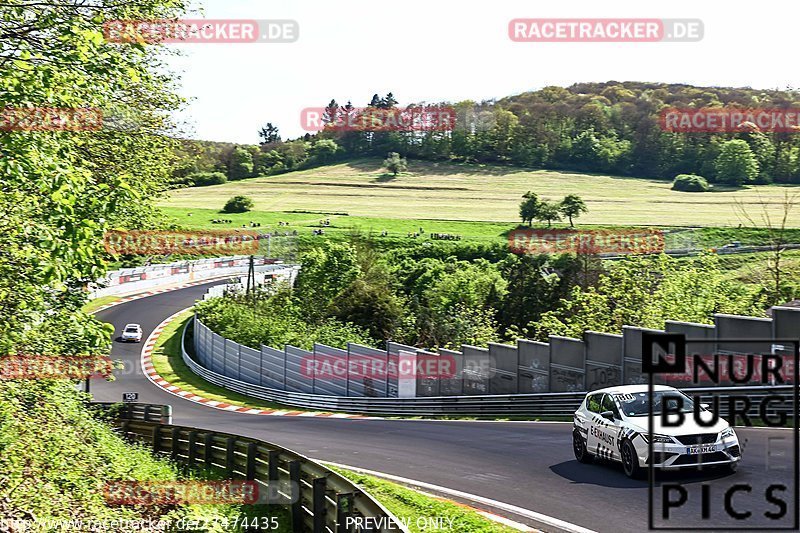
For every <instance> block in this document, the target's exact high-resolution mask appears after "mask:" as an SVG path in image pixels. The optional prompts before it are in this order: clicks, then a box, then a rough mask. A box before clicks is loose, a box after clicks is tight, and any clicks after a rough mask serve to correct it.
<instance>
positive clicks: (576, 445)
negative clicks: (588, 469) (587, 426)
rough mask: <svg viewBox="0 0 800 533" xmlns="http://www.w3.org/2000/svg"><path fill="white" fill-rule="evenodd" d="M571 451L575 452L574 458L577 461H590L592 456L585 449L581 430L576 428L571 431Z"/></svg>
mask: <svg viewBox="0 0 800 533" xmlns="http://www.w3.org/2000/svg"><path fill="white" fill-rule="evenodd" d="M572 451H573V452H575V459H577V460H578V462H581V463H591V462H592V456H591V455H589V452H588V451H586V441H585V440H583V437H582V436H581V432H580V431H578V430H577V429H576V430H575V431H573V432H572Z"/></svg>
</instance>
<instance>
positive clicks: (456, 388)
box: [439, 350, 464, 396]
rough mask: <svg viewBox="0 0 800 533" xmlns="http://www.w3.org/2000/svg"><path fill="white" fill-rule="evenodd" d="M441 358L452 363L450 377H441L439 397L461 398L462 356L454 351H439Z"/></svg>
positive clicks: (462, 381)
mask: <svg viewBox="0 0 800 533" xmlns="http://www.w3.org/2000/svg"><path fill="white" fill-rule="evenodd" d="M439 353H440V354H441V355H442V357H446V358H448V361H452V364H453V366H454V368H453V372H452V377H443V378H442V379H441V383H440V385H439V394H440V395H441V396H461V395H462V394H463V393H464V354H462V353H461V352H456V351H454V350H439Z"/></svg>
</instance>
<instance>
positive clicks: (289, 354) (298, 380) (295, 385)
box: [284, 344, 314, 393]
mask: <svg viewBox="0 0 800 533" xmlns="http://www.w3.org/2000/svg"><path fill="white" fill-rule="evenodd" d="M284 352H285V354H286V390H288V391H294V392H310V393H313V392H314V379H313V378H312V377H309V373H308V372H307V371H305V372H304V361H306V360H312V361H313V359H314V352H309V351H308V350H303V349H302V348H297V347H296V346H290V345H288V344H287V345H286V346H285V347H284ZM305 368H306V369H307V368H308V366H306V367H305Z"/></svg>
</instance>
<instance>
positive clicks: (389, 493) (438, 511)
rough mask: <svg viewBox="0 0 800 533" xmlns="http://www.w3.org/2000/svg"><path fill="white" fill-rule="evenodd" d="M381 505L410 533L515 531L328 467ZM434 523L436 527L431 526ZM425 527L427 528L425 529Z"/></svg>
mask: <svg viewBox="0 0 800 533" xmlns="http://www.w3.org/2000/svg"><path fill="white" fill-rule="evenodd" d="M329 468H330V469H331V470H334V471H336V472H337V473H339V474H341V475H342V476H344V477H346V478H347V479H349V480H350V481H353V482H354V483H358V484H359V485H360V486H361V487H363V488H364V489H365V490H366V491H367V492H368V493H369V494H370V495H371V496H373V497H374V498H376V499H377V500H378V501H379V502H381V503H382V504H383V505H384V506H385V507H386V508H387V509H388V510H389V511H391V512H392V514H394V515H395V516H396V517H397V518H399V519H400V520H401V521H403V522H404V523H406V525H408V528H409V531H411V532H412V533H425V532H427V531H431V530H435V529H440V530H443V531H452V532H458V533H511V532H516V531H517V530H516V529H514V528H511V527H509V526H506V525H503V524H500V523H497V522H493V521H491V520H489V519H488V518H486V517H484V516H482V515H480V514H478V513H477V512H476V511H475V510H474V509H472V508H470V507H466V506H464V505H461V504H458V503H456V502H453V501H450V500H445V499H443V498H438V497H436V496H432V495H428V494H424V493H420V492H417V491H415V490H411V489H409V488H406V487H404V486H402V485H398V484H396V483H392V482H389V481H385V480H382V479H378V478H376V477H373V476H368V475H365V474H359V473H357V472H353V471H350V470H344V469H341V468H336V467H332V466H329ZM434 524H436V525H438V527H437V526H434ZM426 525H427V527H426Z"/></svg>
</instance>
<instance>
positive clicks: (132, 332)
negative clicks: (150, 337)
mask: <svg viewBox="0 0 800 533" xmlns="http://www.w3.org/2000/svg"><path fill="white" fill-rule="evenodd" d="M120 340H122V342H142V326H140V325H139V324H126V325H125V328H124V329H123V330H122V335H121V336H120Z"/></svg>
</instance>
